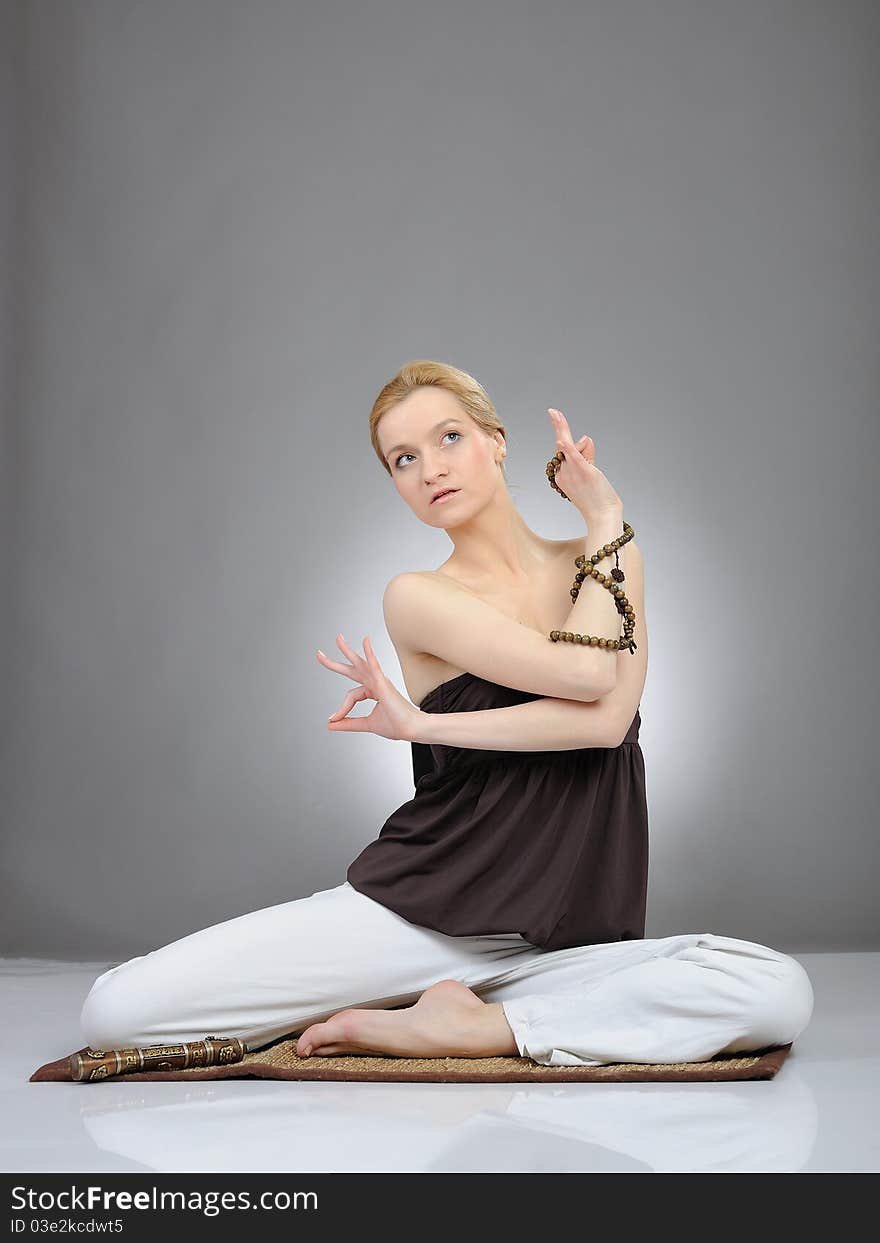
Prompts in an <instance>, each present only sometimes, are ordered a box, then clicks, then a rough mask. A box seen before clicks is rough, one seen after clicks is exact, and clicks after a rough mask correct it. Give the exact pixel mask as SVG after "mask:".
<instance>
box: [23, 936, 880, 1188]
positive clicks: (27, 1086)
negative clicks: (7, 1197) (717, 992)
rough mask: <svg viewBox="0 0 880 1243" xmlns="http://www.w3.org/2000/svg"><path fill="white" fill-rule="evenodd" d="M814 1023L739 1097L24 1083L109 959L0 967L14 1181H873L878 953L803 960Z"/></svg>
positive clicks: (728, 1089)
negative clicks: (314, 1177) (451, 1176)
mask: <svg viewBox="0 0 880 1243" xmlns="http://www.w3.org/2000/svg"><path fill="white" fill-rule="evenodd" d="M796 957H797V958H798V959H799V960H800V961H801V962H802V963H803V965H804V966H805V967H806V969H807V971H808V972H809V974H810V978H811V980H812V982H813V988H814V992H815V997H816V1005H815V1010H814V1014H813V1019H812V1022H811V1023H810V1026H809V1027H808V1028H807V1030H806V1031H805V1032H804V1033H803V1035H802V1036H801V1037H800V1039H799V1040H798V1041H797V1043H796V1044H795V1045H794V1047H793V1049H792V1051H791V1053H790V1054H789V1057H788V1060H787V1061H786V1063H785V1065H784V1066H783V1068H782V1070H781V1071H780V1072H779V1073H778V1074H777V1076H776V1078H775V1079H771V1080H763V1081H754V1082H748V1081H746V1082H739V1083H736V1082H734V1083H683V1084H679V1085H676V1084H664V1083H648V1084H638V1083H632V1084H627V1083H611V1084H579V1083H568V1084H559V1085H551V1084H542V1085H536V1086H532V1085H530V1084H516V1083H510V1084H504V1083H498V1084H488V1085H486V1086H485V1087H483V1086H481V1085H479V1084H469V1083H461V1084H441V1083H411V1084H410V1083H298V1082H288V1081H284V1080H258V1079H242V1080H236V1079H233V1080H227V1081H223V1080H213V1081H208V1082H203V1083H194V1084H187V1083H182V1082H176V1083H138V1082H137V1081H136V1078H135V1077H131V1078H129V1079H128V1080H127V1081H121V1082H112V1081H107V1082H105V1083H99V1084H76V1083H29V1082H28V1077H29V1076H30V1075H31V1074H32V1073H33V1071H34V1070H36V1068H37V1067H38V1066H40V1065H42V1064H43V1063H44V1062H49V1061H54V1060H55V1059H56V1058H58V1057H63V1056H66V1055H67V1054H68V1053H71V1052H73V1050H74V1049H78V1048H81V1047H82V1045H83V1044H84V1043H85V1042H84V1040H83V1039H82V1035H81V1033H80V1030H79V1024H78V1018H79V1011H80V1007H81V1005H82V1001H83V998H84V997H85V995H86V993H87V992H88V990H89V987H90V986H91V983H92V981H93V980H94V979H95V978H96V977H97V976H98V975H99V974H100V973H101V972H102V971H103V970H105V969H106V967H108V966H109V965H111V964H110V963H107V962H104V963H70V962H50V961H46V960H43V959H28V958H12V959H5V960H0V1005H2V1014H3V1018H4V1021H3V1023H2V1026H0V1041H2V1048H0V1094H2V1096H0V1111H2V1117H3V1120H4V1125H3V1130H2V1138H0V1169H2V1170H3V1171H5V1172H10V1173H13V1172H27V1171H37V1172H63V1173H80V1172H92V1171H105V1170H111V1171H126V1172H128V1171H133V1172H140V1171H143V1172H144V1173H153V1172H155V1171H162V1172H171V1173H178V1172H186V1173H191V1172H193V1171H199V1172H224V1171H235V1172H242V1171H254V1172H256V1171H260V1172H282V1171H284V1172H286V1171H293V1172H304V1173H306V1172H336V1171H358V1172H371V1171H382V1172H385V1171H405V1172H421V1171H424V1172H429V1173H430V1172H435V1171H436V1172H455V1171H467V1172H496V1171H505V1172H507V1171H516V1172H530V1171H541V1172H545V1171H550V1172H575V1171H577V1172H585V1173H592V1172H594V1171H597V1172H598V1171H602V1172H604V1171H611V1172H618V1171H629V1170H633V1171H644V1172H646V1173H653V1172H658V1173H659V1172H667V1171H703V1170H705V1171H730V1172H739V1171H768V1172H769V1171H785V1172H796V1171H803V1172H829V1171H850V1172H868V1171H871V1172H874V1171H877V1170H880V1128H878V1124H877V1116H878V1112H880V1111H878V1108H877V1107H878V1103H880V1092H878V1088H880V1052H878V1050H877V1048H875V1044H876V1033H877V1031H878V1021H880V982H878V979H880V972H878V966H880V954H870V953H848V954H798V955H796Z"/></svg>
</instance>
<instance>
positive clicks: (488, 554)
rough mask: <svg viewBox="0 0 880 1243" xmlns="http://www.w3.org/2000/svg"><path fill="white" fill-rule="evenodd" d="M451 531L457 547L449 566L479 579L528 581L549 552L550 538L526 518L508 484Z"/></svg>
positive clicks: (449, 532)
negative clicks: (531, 524)
mask: <svg viewBox="0 0 880 1243" xmlns="http://www.w3.org/2000/svg"><path fill="white" fill-rule="evenodd" d="M447 535H448V536H449V538H450V539H451V540H452V543H453V545H454V548H455V551H454V552H453V553H452V555H451V556H450V558H449V560H448V561H447V563H446V564H447V566H448V567H449V568H450V569H454V570H455V571H456V572H457V573H459V574H461V575H462V576H463V577H466V578H469V579H471V580H474V581H477V582H486V581H489V580H491V581H493V582H497V583H505V584H509V585H516V584H518V583H521V582H525V581H527V580H528V579H529V576H530V575H531V573H532V572H533V570H534V568H535V567H536V566H537V565H540V564H542V563H543V562H545V561H546V559H547V555H548V547H547V541H546V540H544V539H542V538H541V536H540V535H538V534H537V533H536V532H535V531H533V530H532V529H531V527H530V526H529V525H528V524H527V523H526V522H525V520H524V519H523V517H522V515H521V514H520V512H519V510H518V509H517V508H516V506H515V505H514V503H513V501H512V500H511V498H510V493H509V492H508V491H507V488H506V487H504V486H502V487H499V488H498V489H497V490H496V493H495V495H494V496H493V498H492V500H491V501H490V502H489V504H488V505H486V506H484V507H483V509H482V510H481V511H480V512H479V513H478V514H477V515H475V517H474V518H472V519H471V520H470V521H469V522H467V523H462V524H460V525H459V526H457V527H454V528H452V529H451V530H447Z"/></svg>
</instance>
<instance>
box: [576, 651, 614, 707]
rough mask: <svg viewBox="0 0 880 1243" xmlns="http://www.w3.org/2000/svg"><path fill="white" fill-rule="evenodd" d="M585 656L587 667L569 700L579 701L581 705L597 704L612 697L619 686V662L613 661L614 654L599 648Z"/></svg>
mask: <svg viewBox="0 0 880 1243" xmlns="http://www.w3.org/2000/svg"><path fill="white" fill-rule="evenodd" d="M584 655H585V656H586V658H587V659H586V661H585V666H586V667H585V669H584V670H582V673H581V677H580V678H579V679H578V683H577V686H575V687H573V688H572V690H571V692H570V695H569V698H571V699H578V700H580V702H581V703H595V702H596V700H597V699H602V698H603V697H604V696H605V695H610V694H611V692H612V691H613V690H614V688H615V686H616V685H617V661H616V660H615V659H612V653H609V652H605V651H601V650H600V649H599V648H592V649H590V650H589V651H587V652H585V653H584ZM614 655H616V653H614Z"/></svg>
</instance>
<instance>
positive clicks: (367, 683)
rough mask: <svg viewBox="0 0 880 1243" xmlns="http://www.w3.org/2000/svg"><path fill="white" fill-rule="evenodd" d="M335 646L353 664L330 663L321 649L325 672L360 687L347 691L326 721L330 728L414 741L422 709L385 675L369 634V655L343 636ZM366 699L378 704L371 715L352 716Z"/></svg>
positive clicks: (319, 650) (338, 638)
mask: <svg viewBox="0 0 880 1243" xmlns="http://www.w3.org/2000/svg"><path fill="white" fill-rule="evenodd" d="M336 646H337V647H338V648H339V650H340V651H341V652H342V653H343V654H344V655H345V656H347V657H348V659H349V660H350V661H351V664H350V665H343V664H341V663H339V662H337V661H335V660H331V659H330V657H329V656H327V655H325V653H324V652H322V651H321V649H320V648H319V649H318V660H319V661H320V662H321V664H322V665H323V666H324V668H325V669H332V670H333V671H334V672H335V673H341V674H343V675H344V676H345V677H347V678H351V679H352V681H353V682H358V683H359V684H360V685H358V686H356V687H354V689H353V690H350V691H348V693H347V694H346V696H345V698H344V699H343V701H342V706H341V707H340V708H339V709H338V710H337V711H336V712H334V713H333V715H332V716H331V717H330V719H329V721H328V722H327V728H328V729H330V730H333V731H334V732H340V731H341V732H349V733H350V732H354V733H366V734H378V735H379V737H380V738H390V739H392V741H395V742H414V741H415V729H416V722H417V720H418V718H419V717H420V716H421V715H422V714H421V710H420V709H419V708H416V707H415V706H414V705H413V704H411V703H410V702H409V700H408V699H405V698H404V697H403V695H401V693H400V691H399V690H398V689H397V687H396V686H395V685H394V683H393V682H392V681H391V680H390V679H389V678H387V677H386V676H385V674H384V673H383V672H382V669H381V667H380V665H379V662H378V660H377V659H376V654H375V652H374V651H373V646H372V644H371V643H370V636H369V635H367V636H366V638H365V639H364V651H365V653H366V656H360V655H359V654H358V653H357V652H355V651H353V650H352V649H351V648H350V647H349V646H348V644H347V643H346V642H345V637H344V635H341V634H338V635H337V636H336ZM364 699H375V701H376V706H375V708H374V709H373V711H372V712H371V713H370V715H369V716H353V717H350V716H349V715H348V714H349V712H351V710H352V708H353V707H354V706H355V704H356V703H360V702H361V700H364Z"/></svg>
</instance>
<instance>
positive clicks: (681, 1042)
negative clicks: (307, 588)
mask: <svg viewBox="0 0 880 1243" xmlns="http://www.w3.org/2000/svg"><path fill="white" fill-rule="evenodd" d="M549 415H550V418H551V420H552V424H553V427H554V431H555V437H556V450H557V454H558V455H559V456H558V457H557V458H556V459H555V465H556V470H555V476H552V477H551V481H552V482H553V484H554V486H555V488H556V490H557V491H560V492H561V493H562V495H563V497H565V498H567V499H568V501H569V502H571V503H572V504H573V506H574V508H575V509H576V510H577V511H578V512H579V514H580V516H581V518H582V519H583V520H584V522H585V524H586V525H585V529H584V530H583V531H581V532H580V534H578V535H577V536H575V537H573V538H572V539H570V540H561V541H553V540H546V539H543V538H541V537H540V536H538V535H537V534H536V533H535V532H533V531H532V530H531V529H530V528H529V527H528V525H527V524H526V523H525V521H524V520H523V518H522V517H521V515H520V514H519V512H518V510H517V509H516V507H515V506H514V504H513V501H512V499H511V496H510V493H509V491H508V488H507V479H506V475H505V470H504V458H505V455H506V444H505V434H504V428H503V426H502V424H501V422H500V420H499V419H498V416H497V413H496V411H495V408H494V406H493V405H492V402H491V401H490V399H489V397H488V395H487V394H486V392H485V390H484V389H483V388H482V386H481V385H480V384H479V383H478V382H477V381H476V380H475V379H474V378H473V377H471V376H469V375H467V374H466V373H465V372H463V371H460V370H459V369H457V368H455V367H452V366H448V365H446V364H443V363H437V362H432V361H428V360H416V361H414V362H411V363H409V364H407V365H406V366H404V367H403V368H402V369H401V370H400V372H399V373H398V374H397V375H396V376H395V377H394V378H393V379H392V380H391V381H389V382H388V384H386V385H385V386H384V388H383V389H382V391H381V393H380V394H379V396H378V398H377V400H376V402H375V403H374V407H373V411H372V414H371V420H370V432H371V437H372V442H373V447H374V449H375V451H376V454H377V456H378V457H379V460H380V462H381V463H382V466H383V468H384V469H385V470H386V472H387V473H388V475H389V476H390V478H391V480H392V482H393V484H394V486H395V488H396V490H397V492H398V494H399V495H400V496H401V498H402V499H403V501H404V502H405V503H406V504H407V505H408V506H409V508H410V509H411V510H412V511H413V513H414V514H415V515H416V517H417V518H418V519H419V520H420V521H422V522H425V523H426V524H427V525H429V526H433V527H438V528H441V529H443V530H445V531H446V533H447V534H448V536H449V538H450V540H451V542H452V545H453V551H452V553H451V555H450V556H449V558H448V559H447V560H446V561H445V562H444V563H443V564H442V565H441V566H440V567H439V568H438V569H437V570H434V571H421V572H412V573H403V574H399V575H397V576H396V577H395V578H394V579H392V581H391V582H390V583H389V584H388V587H387V589H386V591H385V595H384V599H383V604H384V612H385V619H386V623H387V626H388V630H389V634H390V636H391V639H392V642H393V643H394V646H395V650H396V652H397V655H398V657H399V660H400V664H401V668H402V670H403V677H404V682H405V683H406V688H407V690H408V692H409V693H410V697H411V699H412V700H413V701H414V703H410V702H409V701H408V700H407V699H406V697H405V696H404V695H402V694H401V693H400V692H399V691H398V690H397V688H396V687H395V686H394V685H393V683H392V682H391V681H390V680H389V679H388V678H387V677H386V675H385V674H384V672H383V670H382V669H381V667H380V665H379V662H378V661H377V659H376V656H375V653H374V652H373V648H372V645H371V643H370V641H369V637H367V638H365V639H364V645H363V646H364V651H363V654H361V653H360V652H358V651H356V650H355V648H353V647H352V646H350V645H349V644H348V643H347V642H346V640H345V637H344V636H343V635H338V636H337V645H338V647H339V650H340V651H341V653H342V654H343V656H344V657H345V658H346V661H347V662H348V663H342V662H341V661H336V660H332V659H330V658H329V657H328V656H326V655H325V654H324V653H323V652H321V651H320V650H319V651H318V659H319V661H320V662H321V663H322V664H323V665H324V667H325V668H327V669H329V670H330V671H332V672H334V673H338V674H340V675H341V676H342V677H344V678H346V679H348V680H349V681H352V682H354V683H355V685H354V686H353V687H349V688H348V689H347V691H346V693H345V695H344V697H343V701H342V704H341V705H340V707H339V709H338V710H337V711H336V712H335V713H334V714H333V715H332V716H331V717H330V719H329V721H328V729H330V730H331V731H333V732H346V731H349V732H351V731H356V732H361V731H367V732H371V733H375V734H378V735H379V736H381V737H383V738H389V739H393V740H398V741H407V742H409V743H410V744H411V747H412V754H413V771H414V776H415V778H416V790H415V795H414V797H413V798H412V799H411V800H409V802H407V803H405V804H404V805H403V806H402V807H400V808H398V809H397V811H395V812H394V813H392V815H391V816H390V817H389V819H388V820H387V821H386V824H385V825H384V826H383V828H382V831H381V833H380V834H379V837H378V838H377V839H376V840H375V841H373V842H371V843H370V844H369V845H368V846H367V847H366V848H365V850H364V851H362V852H361V854H360V855H359V856H358V858H357V859H355V860H354V862H353V863H352V864H351V865H350V867H349V869H348V874H347V878H346V880H345V881H344V882H343V883H342V884H340V885H337V886H336V887H334V888H332V889H326V890H320V891H318V892H317V893H314V894H312V895H311V896H310V897H308V898H301V899H297V900H294V901H291V902H285V903H281V904H279V905H277V906H272V907H267V908H265V909H263V910H259V911H255V912H252V913H251V914H248V915H243V916H240V917H238V918H235V919H230V920H228V921H226V922H225V923H221V924H217V925H215V926H213V927H210V928H206V929H203V930H201V931H199V932H196V933H193V934H192V935H190V936H186V937H183V938H181V939H180V940H178V941H175V942H172V943H171V944H169V945H166V946H164V947H162V948H160V949H157V950H154V951H152V952H151V953H148V954H146V955H142V956H140V957H138V958H133V959H130V960H129V961H128V962H125V963H122V964H120V965H119V966H117V967H113V968H111V969H110V970H108V971H106V972H104V974H103V975H101V976H100V977H99V978H98V979H97V980H96V981H95V983H94V985H93V987H92V989H91V992H90V993H89V995H88V997H87V998H86V1001H85V1004H84V1006H83V1010H82V1016H81V1026H82V1029H83V1033H84V1035H85V1037H86V1038H87V1040H88V1041H89V1043H90V1044H91V1045H92V1046H95V1047H100V1048H107V1047H116V1048H118V1047H122V1046H142V1045H148V1044H156V1043H160V1042H164V1041H166V1040H167V1041H172V1040H174V1041H180V1040H197V1039H200V1038H201V1037H203V1036H205V1035H220V1034H222V1035H237V1036H239V1037H240V1038H241V1039H242V1040H243V1041H244V1042H245V1044H246V1046H247V1048H248V1050H253V1049H256V1048H259V1047H261V1046H262V1045H264V1044H267V1043H269V1042H270V1041H272V1040H275V1039H277V1038H278V1037H279V1036H282V1035H284V1034H289V1033H293V1032H301V1034H300V1036H299V1039H298V1041H297V1052H298V1053H299V1055H300V1056H310V1055H312V1054H314V1055H317V1056H322V1055H325V1056H326V1055H333V1054H337V1053H364V1052H367V1053H371V1052H372V1053H386V1054H388V1053H390V1054H395V1055H398V1056H415V1057H444V1056H465V1057H467V1056H471V1057H483V1056H492V1055H504V1054H507V1055H512V1056H515V1055H517V1054H519V1055H521V1056H527V1057H531V1058H532V1059H534V1060H535V1061H538V1062H542V1063H545V1064H547V1065H577V1064H584V1065H599V1064H601V1063H603V1062H622V1061H633V1062H680V1061H700V1060H707V1059H709V1058H711V1057H713V1056H715V1055H716V1054H718V1053H734V1052H741V1051H746V1050H758V1049H762V1048H766V1047H768V1046H773V1045H779V1044H785V1043H788V1042H790V1041H793V1040H794V1039H795V1037H796V1036H797V1035H799V1034H800V1032H801V1031H802V1030H803V1029H804V1028H805V1027H806V1025H807V1023H808V1022H809V1019H810V1016H811V1013H812V1008H813V992H812V988H811V985H810V981H809V977H808V976H807V974H806V972H805V971H804V969H803V967H802V966H801V965H800V963H798V962H797V961H796V960H795V959H793V958H791V957H789V956H788V955H786V954H782V953H780V952H778V951H776V950H774V949H771V948H770V947H768V946H763V945H758V944H756V943H754V942H749V941H741V940H737V939H735V938H732V937H726V936H721V935H717V934H714V933H686V934H681V935H677V936H670V937H663V938H654V939H645V937H644V922H645V900H646V884H647V859H648V855H647V805H646V799H645V787H644V763H643V757H642V753H641V748H640V746H639V742H638V732H639V724H640V716H639V712H638V706H639V700H640V697H641V693H642V689H643V687H644V682H645V676H646V672H647V654H648V643H647V631H646V628H645V618H644V581H643V569H642V557H641V553H640V551H639V549H638V548H637V546H636V544H635V542H634V540H633V539H632V538H631V536H632V532H631V529H630V528H628V527H626V526H625V524H624V521H623V504H622V502H621V500H620V498H619V497H618V495H617V493H616V492H615V491H614V489H613V488H612V486H611V484H610V483H609V481H608V480H607V479H606V478H605V476H604V475H603V474H602V472H601V470H599V468H598V467H597V466H596V464H595V460H594V458H595V454H594V447H593V442H592V440H591V439H590V437H589V436H583V437H581V438H580V440H579V441H578V442H577V443H575V442H574V441H573V440H572V437H571V432H570V430H569V427H568V423H567V422H566V420H565V418H564V416H563V415H562V414H561V413H560V412H559V411H556V410H552V409H551V410H550V411H549ZM548 473H549V472H548ZM442 493H446V494H447V495H446V499H441V497H440V494H442ZM624 534H628V535H629V538H626V539H624V540H623V542H622V543H620V544H619V545H618V544H617V543H616V542H615V543H614V549H613V550H612V548H611V547H610V546H611V545H612V542H613V541H617V540H618V538H619V537H621V536H622V535H624ZM606 546H608V547H607V549H606ZM600 549H601V550H602V552H603V553H605V552H606V551H607V552H608V553H609V554H610V553H611V552H612V551H613V552H614V556H613V557H612V556H610V555H609V556H607V557H604V559H603V560H601V561H599V562H597V571H598V573H585V572H584V571H583V568H582V567H583V563H582V562H578V561H576V558H579V557H581V556H586V557H587V558H588V560H587V562H586V564H587V565H590V567H591V569H592V564H593V563H592V562H591V561H590V560H589V557H590V556H591V554H593V553H596V552H597V550H600ZM612 561H613V562H614V563H615V564H614V566H613V567H612ZM615 570H617V571H618V572H617V573H615V572H614V571H615ZM621 570H622V571H623V573H622V575H621V574H620V573H619V571H621ZM608 571H611V575H609V574H608V573H607V572H608ZM573 580H574V581H573ZM615 581H616V583H618V584H619V583H622V584H623V586H622V591H623V593H624V595H625V598H626V601H628V605H625V606H624V604H623V603H622V602H621V600H620V599H619V598H618V597H617V590H620V588H617V587H611V589H610V590H609V589H608V588H607V587H606V586H605V585H603V584H604V583H605V582H607V583H608V584H609V585H610V584H611V583H612V582H615ZM621 616H623V617H624V618H628V619H629V620H628V621H624V633H623V636H622V635H621V627H620V621H621ZM633 623H634V629H633ZM627 626H629V627H630V629H629V632H627ZM559 632H562V633H563V634H564V635H565V634H567V635H569V636H571V635H572V634H578V635H582V634H589V635H598V636H600V637H602V638H608V639H609V640H611V639H614V640H618V641H619V646H618V645H615V646H611V645H610V644H608V645H606V644H604V643H603V644H602V645H601V646H599V645H598V644H595V645H594V644H583V643H580V642H571V641H562V642H558V641H556V642H549V641H548V637H552V638H554V639H558V637H559ZM362 700H370V701H374V703H375V706H374V708H373V710H372V711H371V713H370V714H369V715H368V716H363V717H351V716H349V713H350V712H351V710H352V709H353V707H354V705H355V704H357V703H359V702H360V701H362ZM414 704H417V705H419V706H418V707H416V706H414Z"/></svg>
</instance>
